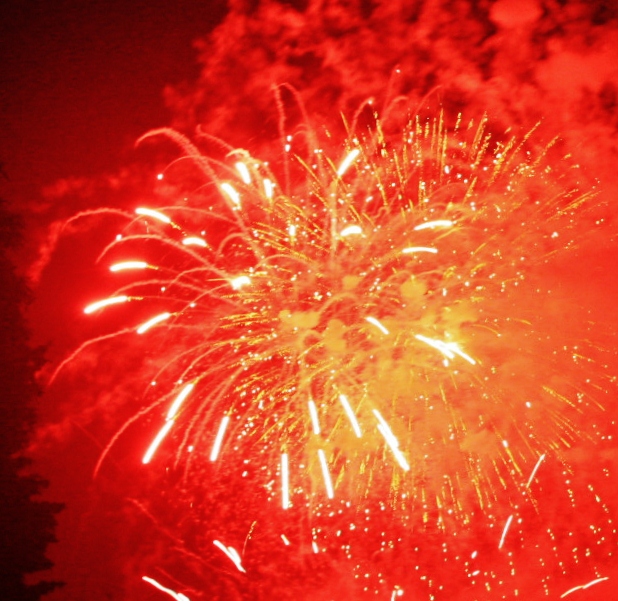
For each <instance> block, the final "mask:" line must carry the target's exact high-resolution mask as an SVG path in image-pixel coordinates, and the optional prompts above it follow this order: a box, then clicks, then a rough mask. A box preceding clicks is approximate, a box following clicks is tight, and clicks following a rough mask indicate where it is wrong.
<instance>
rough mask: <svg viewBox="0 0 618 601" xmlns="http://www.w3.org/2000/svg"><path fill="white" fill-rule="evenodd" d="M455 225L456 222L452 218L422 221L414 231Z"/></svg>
mask: <svg viewBox="0 0 618 601" xmlns="http://www.w3.org/2000/svg"><path fill="white" fill-rule="evenodd" d="M453 225H455V224H454V223H453V222H452V221H451V220H450V219H436V220H435V221H426V222H425V223H420V224H419V225H417V226H416V227H415V228H414V231H416V232H418V231H419V230H426V229H430V228H434V227H452V226H453Z"/></svg>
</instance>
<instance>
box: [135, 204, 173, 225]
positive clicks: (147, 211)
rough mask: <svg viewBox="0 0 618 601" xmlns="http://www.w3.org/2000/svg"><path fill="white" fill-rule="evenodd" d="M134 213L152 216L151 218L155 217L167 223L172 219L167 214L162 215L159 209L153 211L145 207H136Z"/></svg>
mask: <svg viewBox="0 0 618 601" xmlns="http://www.w3.org/2000/svg"><path fill="white" fill-rule="evenodd" d="M135 213H136V214H137V215H145V216H146V217H152V218H153V219H157V220H158V221H161V222H162V223H167V224H170V223H172V220H171V219H170V218H169V217H168V216H167V215H164V214H163V213H161V212H160V211H155V210H154V209H148V208H146V207H139V208H138V209H135Z"/></svg>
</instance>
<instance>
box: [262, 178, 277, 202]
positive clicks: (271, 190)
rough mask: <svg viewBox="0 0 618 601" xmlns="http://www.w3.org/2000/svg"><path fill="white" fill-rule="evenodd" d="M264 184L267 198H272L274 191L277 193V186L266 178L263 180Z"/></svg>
mask: <svg viewBox="0 0 618 601" xmlns="http://www.w3.org/2000/svg"><path fill="white" fill-rule="evenodd" d="M263 183H264V194H266V198H272V197H273V194H274V191H275V185H274V184H273V183H272V181H271V180H269V179H268V178H265V179H264V180H263Z"/></svg>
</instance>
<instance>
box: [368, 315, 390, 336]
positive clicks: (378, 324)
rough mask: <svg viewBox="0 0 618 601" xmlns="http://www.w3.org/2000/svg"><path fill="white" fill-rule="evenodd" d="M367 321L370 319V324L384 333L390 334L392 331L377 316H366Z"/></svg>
mask: <svg viewBox="0 0 618 601" xmlns="http://www.w3.org/2000/svg"><path fill="white" fill-rule="evenodd" d="M365 321H368V322H369V323H370V324H372V325H374V326H375V327H376V328H378V330H380V332H382V334H385V335H388V334H390V332H389V331H388V330H387V329H386V328H385V327H384V326H383V325H382V324H381V323H380V322H379V321H378V320H377V319H376V318H375V317H365Z"/></svg>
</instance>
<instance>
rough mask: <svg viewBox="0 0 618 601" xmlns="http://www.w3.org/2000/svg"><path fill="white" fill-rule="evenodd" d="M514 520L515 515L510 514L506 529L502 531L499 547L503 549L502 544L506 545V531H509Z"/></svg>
mask: <svg viewBox="0 0 618 601" xmlns="http://www.w3.org/2000/svg"><path fill="white" fill-rule="evenodd" d="M512 521H513V516H512V515H510V516H509V517H508V519H507V520H506V524H505V525H504V530H503V531H502V536H501V537H500V543H499V544H498V549H502V545H504V539H505V538H506V533H507V532H508V531H509V528H510V527H511V522H512Z"/></svg>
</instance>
